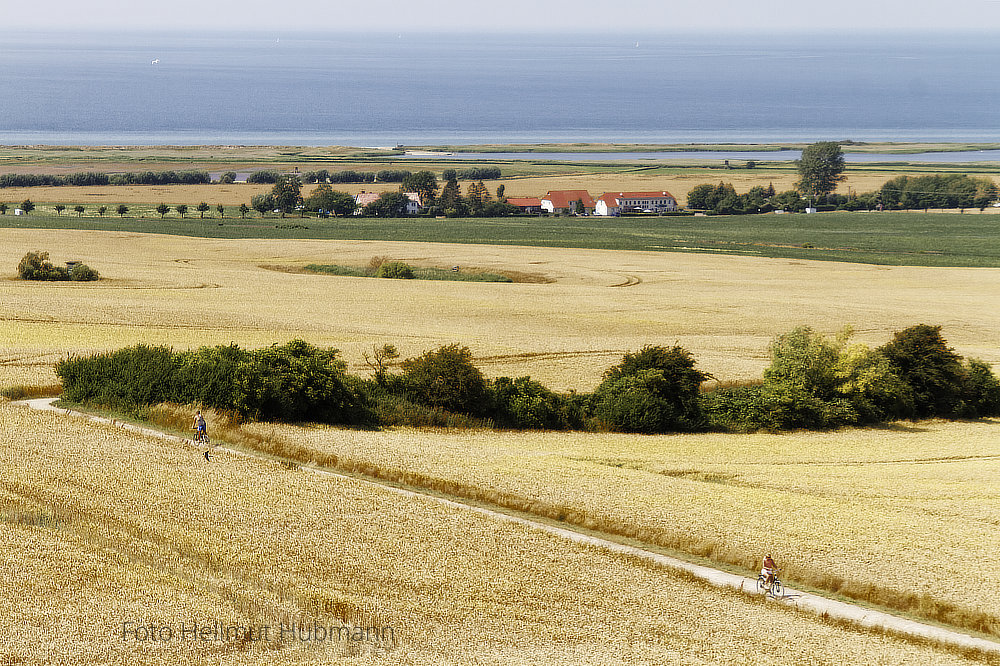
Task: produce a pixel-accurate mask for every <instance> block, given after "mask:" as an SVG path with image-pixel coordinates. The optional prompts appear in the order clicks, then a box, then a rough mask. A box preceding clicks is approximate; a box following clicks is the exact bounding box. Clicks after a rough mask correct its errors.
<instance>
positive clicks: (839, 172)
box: [795, 141, 845, 196]
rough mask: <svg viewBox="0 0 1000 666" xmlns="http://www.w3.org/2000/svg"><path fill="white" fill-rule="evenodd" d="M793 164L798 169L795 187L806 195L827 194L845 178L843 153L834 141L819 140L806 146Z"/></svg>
mask: <svg viewBox="0 0 1000 666" xmlns="http://www.w3.org/2000/svg"><path fill="white" fill-rule="evenodd" d="M795 166H796V167H797V168H798V170H799V180H798V182H796V183H795V187H796V189H797V190H798V191H799V192H802V193H803V194H805V195H807V196H821V195H825V194H829V193H830V192H833V191H834V190H835V189H837V183H839V182H841V181H842V180H844V178H845V176H844V175H843V173H844V168H845V165H844V153H843V151H841V149H840V144H839V143H837V142H836V141H819V142H817V143H813V144H810V145H808V146H806V147H805V149H804V150H803V151H802V157H801V158H800V159H798V160H796V161H795Z"/></svg>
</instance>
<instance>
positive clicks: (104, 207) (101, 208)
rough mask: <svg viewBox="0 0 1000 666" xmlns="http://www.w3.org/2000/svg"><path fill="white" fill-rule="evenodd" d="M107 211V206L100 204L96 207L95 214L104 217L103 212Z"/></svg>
mask: <svg viewBox="0 0 1000 666" xmlns="http://www.w3.org/2000/svg"><path fill="white" fill-rule="evenodd" d="M107 212H108V207H107V206H100V207H98V209H97V214H98V215H100V216H101V217H104V214H105V213H107Z"/></svg>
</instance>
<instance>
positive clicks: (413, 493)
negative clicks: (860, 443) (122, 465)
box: [13, 398, 1000, 654]
mask: <svg viewBox="0 0 1000 666" xmlns="http://www.w3.org/2000/svg"><path fill="white" fill-rule="evenodd" d="M56 400H57V398H38V399H33V400H25V401H20V402H16V403H13V404H18V405H23V406H26V407H30V408H32V409H41V410H47V411H54V412H58V413H61V414H65V415H71V416H74V417H78V418H87V419H90V420H93V421H97V422H101V423H110V424H112V425H116V426H118V427H120V428H123V429H127V430H131V431H134V432H138V433H141V434H143V435H146V436H149V437H158V438H161V439H168V440H172V441H181V442H188V443H190V444H191V445H192V446H193V445H194V443H193V442H190V440H186V439H184V438H181V437H177V436H176V435H169V434H167V433H164V432H161V431H158V430H155V429H153V428H145V427H141V426H137V425H133V424H130V423H123V422H119V421H115V420H112V419H107V418H104V417H100V416H94V415H90V414H83V413H81V412H74V411H71V410H67V409H61V408H59V407H55V406H54V405H53V403H54V402H55V401H56ZM215 451H216V452H224V453H226V454H227V455H234V456H249V457H254V458H260V459H265V457H264V456H256V455H254V454H252V453H247V452H244V451H237V450H234V449H228V448H226V447H218V448H216V449H215ZM206 464H208V463H206ZM302 469H304V470H308V471H312V472H314V473H316V474H321V475H324V476H332V477H338V478H350V479H354V480H356V481H361V482H364V483H368V484H371V485H373V486H378V487H379V488H381V489H383V490H385V491H388V492H392V493H397V494H400V495H404V496H407V497H419V498H422V499H425V500H429V501H432V502H437V503H440V504H444V505H447V506H450V507H454V508H460V509H464V510H467V511H475V512H477V513H480V514H483V515H487V516H490V517H491V518H493V519H496V520H502V521H507V522H513V523H518V524H521V525H525V526H528V527H531V528H532V529H537V530H541V531H544V532H548V533H550V534H554V535H557V536H560V537H562V538H564V539H568V540H570V541H573V542H575V543H580V544H585V545H588V546H593V547H596V548H601V549H603V550H606V551H610V552H615V553H620V554H623V555H626V556H629V557H635V558H639V559H643V560H647V561H651V562H654V563H656V564H658V565H660V566H664V567H667V568H670V569H674V570H679V571H685V572H687V573H689V574H691V575H693V576H694V577H696V578H698V579H699V580H702V581H705V582H707V583H709V584H711V585H715V586H717V587H728V588H734V589H737V590H740V591H742V592H746V593H747V594H759V593H758V592H757V591H756V580H755V579H751V578H747V577H745V576H740V575H738V574H733V573H729V572H726V571H721V570H719V569H713V568H711V567H706V566H702V565H698V564H693V563H691V562H686V561H684V560H680V559H677V558H674V557H670V556H667V555H663V554H661V553H657V552H653V551H650V550H645V549H643V548H639V547H636V546H630V545H626V544H622V543H618V542H616V541H611V540H608V539H603V538H600V537H597V536H593V535H591V534H586V533H583V532H579V531H576V530H573V529H569V528H566V527H561V526H559V525H555V524H551V523H548V522H544V521H540V520H532V519H530V518H525V517H522V516H518V515H513V514H512V513H507V512H504V511H500V510H497V509H490V508H486V507H482V506H477V505H473V504H470V503H467V502H464V501H461V500H458V499H448V498H444V497H440V496H438V495H435V494H431V493H427V492H421V491H420V490H417V489H411V488H401V487H398V486H395V485H391V484H387V483H383V482H380V481H376V480H374V479H371V478H366V477H360V476H357V475H347V474H342V473H338V472H334V471H331V470H329V469H318V468H311V467H302ZM774 603H784V604H788V605H791V606H794V607H795V608H797V609H800V610H804V611H808V612H812V613H816V614H818V615H822V616H824V617H829V618H834V619H839V620H846V621H849V622H853V623H856V624H858V625H860V626H863V627H873V628H879V629H884V630H887V631H890V632H894V633H898V634H903V635H908V636H914V637H919V638H923V639H929V640H932V641H936V642H939V643H942V644H947V645H952V646H958V647H962V648H969V649H974V650H981V651H983V652H988V653H995V654H1000V643H997V642H994V641H991V640H986V639H983V638H978V637H975V636H970V635H968V634H964V633H961V632H958V631H953V630H950V629H946V628H943V627H939V626H934V625H930V624H924V623H922V622H916V621H914V620H908V619H906V618H902V617H898V616H895V615H891V614H889V613H884V612H881V611H877V610H873V609H869V608H863V607H860V606H856V605H853V604H849V603H844V602H841V601H835V600H833V599H828V598H826V597H821V596H819V595H815V594H810V593H808V592H802V591H800V590H795V589H792V588H789V587H786V588H785V589H784V594H783V595H782V596H781V597H779V598H777V599H774Z"/></svg>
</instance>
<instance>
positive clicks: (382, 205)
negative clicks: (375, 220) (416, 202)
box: [362, 192, 410, 217]
mask: <svg viewBox="0 0 1000 666" xmlns="http://www.w3.org/2000/svg"><path fill="white" fill-rule="evenodd" d="M409 202H410V198H409V197H408V196H406V195H405V194H403V193H402V192H383V193H382V194H380V195H379V197H378V199H376V200H375V201H373V202H371V203H370V204H368V205H367V206H365V207H364V210H363V211H362V212H363V213H364V214H365V215H371V216H373V217H403V216H405V215H406V206H407V204H409Z"/></svg>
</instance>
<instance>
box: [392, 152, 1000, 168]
mask: <svg viewBox="0 0 1000 666" xmlns="http://www.w3.org/2000/svg"><path fill="white" fill-rule="evenodd" d="M403 157H405V158H410V159H419V160H425V159H428V158H439V159H448V160H479V161H482V160H494V161H495V160H559V161H566V162H608V161H615V160H623V161H638V160H712V161H722V160H733V161H734V163H740V162H743V161H747V160H753V161H756V162H791V161H792V160H797V159H799V158H800V157H802V151H801V150H778V151H737V150H730V151H723V150H699V151H683V150H679V151H669V152H666V151H660V152H645V153H471V152H470V153H449V152H433V153H430V152H426V151H415V152H414V153H413V154H406V155H403ZM844 160H845V161H847V162H854V163H865V162H869V163H870V162H899V161H906V162H943V163H948V162H1000V150H976V151H942V152H938V153H906V154H904V155H897V154H892V153H844ZM734 165H735V164H734ZM739 166H743V165H742V164H739Z"/></svg>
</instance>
